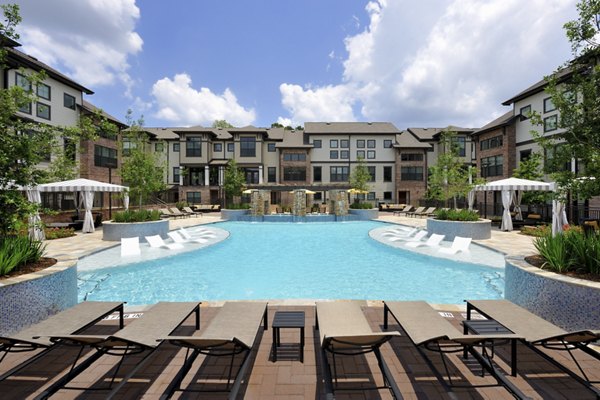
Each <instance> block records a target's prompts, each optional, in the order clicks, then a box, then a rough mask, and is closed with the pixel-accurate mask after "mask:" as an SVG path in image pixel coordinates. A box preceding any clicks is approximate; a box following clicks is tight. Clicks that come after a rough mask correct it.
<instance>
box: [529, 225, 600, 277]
mask: <svg viewBox="0 0 600 400" xmlns="http://www.w3.org/2000/svg"><path fill="white" fill-rule="evenodd" d="M533 244H534V246H535V248H536V249H537V250H538V252H539V253H540V255H541V256H542V257H543V258H544V265H543V266H542V268H544V267H547V268H548V269H549V270H551V271H554V272H559V273H561V272H567V271H577V272H578V273H590V274H595V275H600V237H599V236H598V235H586V234H584V233H582V232H581V231H580V230H578V229H570V230H568V231H565V232H563V234H561V235H556V236H554V237H553V236H552V235H551V233H550V231H549V228H548V234H546V235H545V236H541V237H539V238H537V239H535V240H534V242H533Z"/></svg>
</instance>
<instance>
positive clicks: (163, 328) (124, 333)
mask: <svg viewBox="0 0 600 400" xmlns="http://www.w3.org/2000/svg"><path fill="white" fill-rule="evenodd" d="M193 313H196V329H200V303H198V302H186V303H175V302H159V303H157V304H155V305H154V306H152V308H151V309H150V310H148V311H147V312H144V314H143V315H142V316H141V317H140V318H139V319H136V320H134V321H132V322H131V323H129V324H128V325H127V326H126V327H125V328H123V329H121V330H120V331H118V332H116V333H114V334H112V335H52V336H51V337H50V340H51V341H53V342H57V343H65V344H71V345H78V346H81V349H82V350H83V349H84V348H85V347H92V348H94V349H95V350H96V353H94V354H92V355H90V356H89V357H87V358H86V359H85V360H83V361H82V362H80V363H79V364H77V362H78V361H79V356H78V357H77V358H76V359H75V361H74V362H73V366H72V367H71V369H70V370H69V372H67V373H66V374H65V375H64V376H62V377H61V378H60V379H58V380H57V381H56V382H55V383H54V384H52V385H51V386H50V387H48V388H47V389H46V390H45V391H44V392H43V393H41V394H40V395H39V396H37V397H36V399H47V398H48V397H50V396H52V394H54V393H56V392H57V391H58V390H61V389H77V390H84V389H83V388H81V387H78V388H69V387H67V386H65V385H66V384H68V383H69V382H70V381H71V380H73V379H74V378H75V377H77V376H78V375H79V374H81V373H82V372H83V371H85V370H86V369H87V368H88V367H89V366H91V365H92V364H93V363H94V362H95V361H96V360H98V359H99V358H100V357H102V356H103V355H105V354H107V355H114V356H120V357H121V360H120V361H119V363H118V364H117V366H116V368H115V372H114V374H113V376H112V379H111V381H110V384H109V386H108V387H107V388H94V390H99V389H105V390H110V389H112V391H111V392H110V394H109V395H107V398H111V397H112V396H114V394H115V393H116V392H117V391H118V390H119V389H120V388H121V387H122V386H123V385H124V384H125V383H127V380H128V379H129V378H131V377H132V376H133V375H134V374H135V373H136V372H137V371H138V370H139V369H140V368H141V367H142V366H143V365H144V363H145V361H146V360H148V358H149V356H150V355H151V354H153V352H154V350H155V349H156V348H157V347H158V346H159V345H160V344H161V343H162V340H161V338H163V337H165V336H167V335H169V334H170V333H171V332H173V331H174V330H175V329H176V328H177V327H178V326H179V325H181V324H182V323H183V322H184V321H185V320H186V319H187V318H188V317H189V316H190V315H192V314H193ZM144 351H146V352H147V354H146V355H145V356H144V357H143V358H142V359H141V361H140V362H139V363H137V364H136V366H135V367H134V368H132V370H131V371H130V372H129V373H128V374H127V375H126V376H125V377H123V378H122V380H121V382H120V383H119V384H118V385H116V386H115V387H114V388H113V383H114V381H115V378H116V376H117V373H118V372H119V368H120V367H121V364H122V362H123V360H124V359H125V357H126V356H128V355H132V354H139V353H142V352H144ZM80 355H81V352H80Z"/></svg>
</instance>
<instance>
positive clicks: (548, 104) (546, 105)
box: [544, 97, 556, 113]
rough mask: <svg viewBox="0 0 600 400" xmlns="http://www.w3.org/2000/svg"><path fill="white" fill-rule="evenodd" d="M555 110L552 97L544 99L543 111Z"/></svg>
mask: <svg viewBox="0 0 600 400" xmlns="http://www.w3.org/2000/svg"><path fill="white" fill-rule="evenodd" d="M554 110H556V106H555V105H554V103H553V102H552V97H548V98H546V99H544V112H545V113H547V112H550V111H554Z"/></svg>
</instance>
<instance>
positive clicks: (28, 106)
mask: <svg viewBox="0 0 600 400" xmlns="http://www.w3.org/2000/svg"><path fill="white" fill-rule="evenodd" d="M19 111H21V112H22V113H25V114H31V103H27V104H25V105H24V106H21V107H19Z"/></svg>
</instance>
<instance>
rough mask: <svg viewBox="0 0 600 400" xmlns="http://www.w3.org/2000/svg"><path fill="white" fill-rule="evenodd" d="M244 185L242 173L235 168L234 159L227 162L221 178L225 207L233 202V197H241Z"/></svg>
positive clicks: (244, 180)
mask: <svg viewBox="0 0 600 400" xmlns="http://www.w3.org/2000/svg"><path fill="white" fill-rule="evenodd" d="M245 185H246V177H245V176H244V172H243V171H242V170H241V169H240V168H239V167H238V166H237V163H236V162H235V160H234V159H231V160H229V162H228V163H227V167H225V175H224V177H223V190H225V205H226V206H227V204H228V202H231V201H232V200H233V196H241V195H242V191H243V190H244V187H245Z"/></svg>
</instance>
